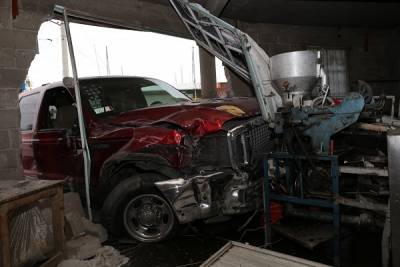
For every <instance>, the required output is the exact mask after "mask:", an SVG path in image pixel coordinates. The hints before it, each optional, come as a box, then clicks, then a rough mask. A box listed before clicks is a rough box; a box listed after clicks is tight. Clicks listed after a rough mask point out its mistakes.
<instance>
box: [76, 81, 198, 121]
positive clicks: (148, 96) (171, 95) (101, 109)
mask: <svg viewBox="0 0 400 267" xmlns="http://www.w3.org/2000/svg"><path fill="white" fill-rule="evenodd" d="M79 83H80V88H81V94H82V99H83V100H84V101H85V102H86V103H87V104H88V105H89V108H90V109H91V111H92V112H93V114H94V115H95V116H96V117H101V116H107V115H118V114H121V113H124V112H127V111H130V110H135V109H140V108H146V107H152V106H159V105H170V104H176V103H179V102H186V101H190V99H189V98H188V97H187V96H186V95H184V94H183V93H181V92H179V91H178V90H177V89H175V88H174V87H172V86H171V85H169V84H167V83H165V82H162V81H159V80H156V79H147V78H146V79H145V78H99V79H90V80H82V81H80V82H79Z"/></svg>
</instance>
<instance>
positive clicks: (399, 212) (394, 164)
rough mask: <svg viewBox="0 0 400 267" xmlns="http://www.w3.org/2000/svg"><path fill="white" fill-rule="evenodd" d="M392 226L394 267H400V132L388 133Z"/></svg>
mask: <svg viewBox="0 0 400 267" xmlns="http://www.w3.org/2000/svg"><path fill="white" fill-rule="evenodd" d="M387 138H388V156H389V180H390V224H391V232H392V234H391V240H392V257H393V259H392V260H393V266H400V227H399V226H400V164H399V159H400V130H394V131H389V132H388V137H387Z"/></svg>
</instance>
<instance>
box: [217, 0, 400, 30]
mask: <svg viewBox="0 0 400 267" xmlns="http://www.w3.org/2000/svg"><path fill="white" fill-rule="evenodd" d="M217 1H218V0H217ZM399 14H400V3H399V1H396V0H390V1H388V0H386V1H385V0H382V1H360V0H358V1H354V0H353V1H343V0H336V1H327V0H319V1H315V0H314V1H313V0H263V1H259V0H241V1H237V0H231V1H229V3H228V5H227V6H226V8H225V10H224V11H223V12H222V16H224V17H228V18H232V19H239V20H243V21H248V22H267V23H276V24H295V25H316V26H351V27H352V26H356V27H360V26H361V27H365V26H370V27H386V26H399V25H400V16H399Z"/></svg>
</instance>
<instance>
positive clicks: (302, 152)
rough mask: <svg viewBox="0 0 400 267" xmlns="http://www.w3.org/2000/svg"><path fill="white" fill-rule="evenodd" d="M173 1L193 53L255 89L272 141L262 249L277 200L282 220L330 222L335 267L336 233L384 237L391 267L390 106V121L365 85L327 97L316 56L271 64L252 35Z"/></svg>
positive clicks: (284, 57) (291, 55)
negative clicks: (345, 229)
mask: <svg viewBox="0 0 400 267" xmlns="http://www.w3.org/2000/svg"><path fill="white" fill-rule="evenodd" d="M170 2H171V3H172V5H173V7H174V8H175V10H176V12H177V13H178V15H179V16H180V18H181V19H182V21H183V23H184V24H185V25H186V27H187V29H188V30H189V32H190V33H191V34H192V36H193V38H194V39H195V40H196V42H197V44H198V45H199V46H201V47H202V48H203V49H205V50H207V51H208V52H210V53H211V54H213V55H214V56H216V57H218V58H219V59H221V60H222V61H223V63H224V65H225V66H226V67H228V68H230V69H231V70H232V71H234V72H235V73H236V74H237V75H238V76H240V77H241V78H242V79H244V80H245V81H247V82H248V83H249V84H251V85H252V87H253V88H254V93H255V95H256V97H257V100H258V104H259V106H260V110H261V113H262V115H263V118H264V120H265V121H267V122H268V123H269V127H270V131H271V132H273V133H274V134H273V136H274V141H275V148H274V149H273V150H272V151H265V163H264V213H265V219H266V220H265V222H266V227H265V229H266V231H265V233H266V240H267V243H269V242H271V223H270V214H269V207H270V203H271V202H272V201H279V202H280V203H282V204H284V207H285V215H286V216H296V217H302V218H308V219H313V220H318V221H328V222H329V221H330V222H333V225H334V231H333V233H334V235H333V237H334V239H335V242H334V244H335V245H334V249H335V251H334V263H335V266H339V265H340V243H339V241H340V233H341V232H340V224H346V225H352V226H353V227H363V228H366V229H368V230H376V229H378V231H382V229H383V228H384V231H383V233H384V234H383V235H382V255H383V259H382V262H383V264H384V265H386V264H388V263H389V257H390V245H389V243H390V241H389V236H390V234H388V233H389V232H390V230H389V228H390V224H389V223H388V218H389V216H388V214H389V212H388V199H389V194H390V190H389V181H388V176H389V175H388V170H387V165H388V156H387V147H386V146H387V144H386V142H387V141H386V134H387V132H388V131H390V130H391V129H393V128H396V125H399V124H398V121H396V120H395V119H394V116H393V115H394V101H393V99H391V100H392V103H393V104H392V112H391V117H390V118H387V117H385V116H383V114H384V112H383V109H384V106H385V103H387V100H388V99H390V97H389V98H388V97H382V96H381V97H374V96H373V93H372V91H371V88H370V87H369V85H368V84H366V83H365V82H362V81H359V82H358V84H357V86H356V88H355V90H354V91H353V92H346V93H345V94H342V95H335V94H332V96H331V95H330V91H331V88H330V84H331V82H330V81H329V79H330V78H332V77H330V75H328V71H327V69H326V68H327V66H326V65H324V64H323V62H324V54H326V53H325V52H324V51H323V50H307V51H294V52H288V53H283V54H278V55H275V56H272V57H269V56H268V55H267V54H266V53H265V52H264V50H263V49H261V48H260V47H259V46H258V45H257V43H256V42H255V41H253V39H252V38H251V37H250V36H248V35H247V34H246V33H243V32H241V31H240V30H238V29H237V28H235V27H233V26H231V25H230V24H228V23H226V22H224V21H223V20H221V19H219V18H217V17H215V16H213V15H212V14H211V13H209V12H208V11H207V10H206V9H204V8H202V7H201V6H200V5H198V4H193V3H189V2H188V1H185V0H170ZM343 71H344V70H343ZM343 76H346V73H344V74H343ZM344 82H345V81H344ZM347 87H348V85H347V84H345V85H344V86H343V88H347ZM344 91H346V90H344ZM392 139H394V138H392ZM393 151H395V150H393ZM393 153H394V152H393ZM280 230H281V231H280V233H283V234H285V233H288V232H289V231H290V229H283V230H282V228H281V229H280ZM292 236H293V235H292ZM314 241H315V240H314ZM311 243H312V242H311ZM307 244H309V245H310V242H308V243H307ZM310 246H311V247H313V245H312V244H311V245H310Z"/></svg>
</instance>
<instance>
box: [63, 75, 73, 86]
mask: <svg viewBox="0 0 400 267" xmlns="http://www.w3.org/2000/svg"><path fill="white" fill-rule="evenodd" d="M62 82H63V84H64V86H65V87H67V88H74V86H75V84H74V78H72V77H64V78H63V80H62Z"/></svg>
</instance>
